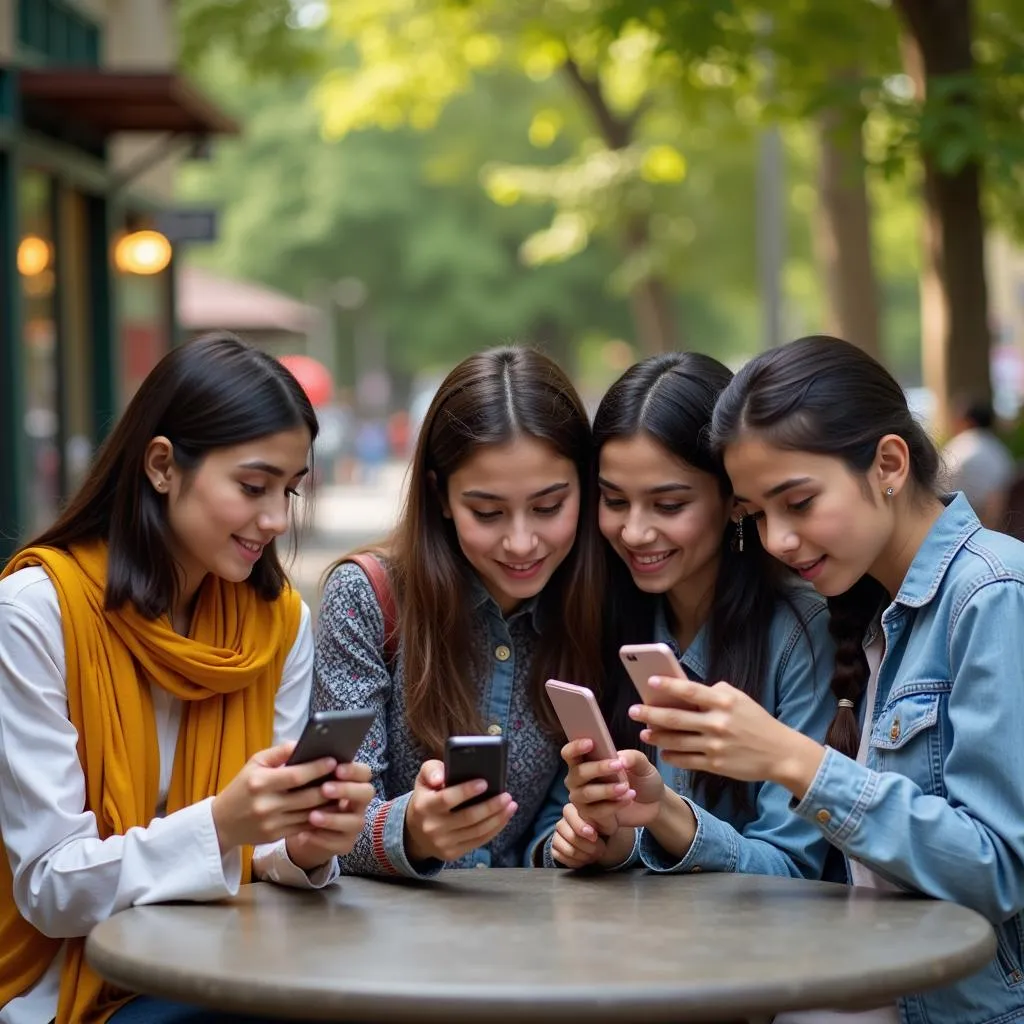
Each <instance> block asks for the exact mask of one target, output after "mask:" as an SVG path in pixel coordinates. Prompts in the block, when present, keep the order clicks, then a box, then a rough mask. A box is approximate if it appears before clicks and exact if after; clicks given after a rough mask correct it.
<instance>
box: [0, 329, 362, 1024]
mask: <svg viewBox="0 0 1024 1024" xmlns="http://www.w3.org/2000/svg"><path fill="white" fill-rule="evenodd" d="M316 431H317V421H316V416H315V414H314V412H313V409H312V408H311V406H310V404H309V402H308V400H307V399H306V396H305V395H304V394H303V392H302V390H301V388H300V387H299V386H298V384H297V383H296V381H295V379H294V378H293V377H292V376H291V375H290V374H289V373H288V372H287V371H286V370H285V369H284V368H283V367H282V366H281V365H280V364H279V363H278V362H277V361H276V360H274V359H271V358H270V357H269V356H267V355H264V354H263V353H261V352H258V351H256V350H255V349H252V348H250V347H249V346H248V345H245V344H244V343H243V342H241V341H239V340H238V339H236V338H234V337H233V336H231V335H213V336H210V337H207V338H205V339H202V340H199V341H196V342H194V343H192V344H190V345H186V346H183V347H181V348H177V349H175V350H173V351H172V352H171V353H170V354H168V355H167V356H165V357H164V358H163V359H162V360H161V362H160V363H159V364H158V365H157V367H156V368H155V369H154V370H153V371H152V373H151V374H150V375H149V376H148V377H147V378H146V380H145V381H144V382H143V384H142V386H141V387H140V388H139V391H138V392H137V394H136V395H135V397H134V398H133V399H132V401H131V403H130V404H129V406H128V409H127V411H126V412H125V414H124V416H123V417H122V418H121V420H120V422H119V423H118V424H117V426H116V427H115V428H114V431H113V433H112V434H111V435H110V438H109V439H108V440H107V442H106V443H105V444H104V446H103V448H102V449H101V451H100V453H99V455H98V457H97V460H96V464H95V466H94V467H93V469H92V472H91V473H90V474H89V477H88V479H87V480H86V481H85V483H84V484H83V486H82V489H81V490H80V491H79V493H78V494H77V496H76V497H75V498H74V499H73V500H72V502H71V504H70V506H69V507H68V509H67V511H66V512H65V513H64V514H63V515H62V516H61V518H60V519H59V520H58V521H57V523H56V524H55V525H54V526H53V527H51V528H50V529H49V530H47V531H46V532H45V533H44V534H43V535H42V536H40V537H38V538H36V540H35V541H34V542H33V543H32V544H30V545H29V546H28V547H26V548H23V549H22V550H21V551H20V552H19V553H18V554H17V555H15V556H14V558H13V559H12V560H11V561H10V563H9V564H8V566H7V567H6V570H5V572H4V577H3V580H2V581H0V688H2V692H3V699H2V700H0V737H2V742H0V780H2V781H0V829H2V832H3V842H4V856H3V857H0V874H2V875H3V876H4V877H3V881H2V883H0V966H2V971H0V1020H2V1021H3V1022H4V1024H23V1022H24V1024H38V1022H45V1021H49V1020H51V1018H53V1017H54V1016H56V1019H57V1021H58V1022H60V1024H68V1022H75V1024H78V1022H80V1021H102V1020H107V1019H108V1018H110V1015H111V1013H113V1018H112V1019H114V1020H117V1021H121V1020H146V1021H165V1020H175V1021H184V1020H188V1019H190V1017H189V1011H188V1008H183V1007H180V1006H175V1005H172V1004H161V1003H160V1002H159V1001H157V1000H141V999H140V1000H138V1001H137V1002H130V1003H128V1004H127V1006H125V1007H124V1008H122V1009H118V1007H119V1006H120V1005H121V1004H122V1003H123V1002H124V1000H125V999H126V998H127V997H128V994H127V993H124V992H118V991H116V990H113V989H111V988H110V987H109V986H107V985H105V984H103V983H102V982H101V980H100V979H99V977H98V976H97V975H95V974H93V973H92V971H91V970H90V969H89V968H88V967H87V966H86V964H85V961H84V959H83V948H84V937H85V936H86V935H87V934H88V932H89V930H90V929H91V928H92V926H93V925H95V924H96V923H98V922H99V921H102V920H104V919H105V918H107V917H109V916H110V915H111V914H114V913H116V912H117V911H119V910H123V909H124V908H126V907H130V906H134V905H138V904H144V903H154V902H158V901H164V900H214V899H219V898H221V897H224V896H228V895H231V894H233V893H235V892H236V891H237V890H238V886H239V884H240V883H241V882H243V881H247V880H248V879H249V878H250V877H257V878H263V879H268V880H271V881H275V882H281V883H283V884H286V885H294V886H299V887H306V888H309V887H318V886H322V885H325V884H327V883H328V882H330V881H331V880H332V879H333V878H334V877H335V876H336V875H337V867H336V865H335V857H336V855H337V854H341V853H347V852H348V851H349V850H350V849H351V847H352V843H353V842H354V840H355V837H356V835H357V834H358V832H359V828H360V826H361V824H362V819H363V810H364V808H365V806H366V804H367V802H368V800H369V798H370V796H371V795H372V788H371V787H370V785H369V771H368V769H367V768H366V766H365V765H343V766H337V765H335V763H334V762H333V761H318V762H313V763H310V764H304V765H298V766H292V767H286V766H285V761H286V760H287V758H288V756H289V754H290V753H291V750H292V746H293V743H292V742H291V741H292V740H294V739H295V738H297V736H298V734H299V733H300V731H301V729H302V726H303V724H304V723H305V721H306V717H307V713H308V702H309V692H310V685H311V676H312V660H313V641H312V636H311V631H310V624H309V612H308V610H307V609H306V607H305V606H304V605H303V604H302V602H301V601H300V599H299V597H298V595H297V594H296V593H295V592H294V591H293V590H291V589H290V587H289V586H288V583H287V580H286V578H285V575H284V572H283V571H282V569H281V565H280V563H279V562H278V557H277V552H276V550H275V540H276V538H277V537H279V536H281V535H282V534H283V533H284V532H285V530H286V529H287V528H288V523H289V515H290V511H289V510H290V502H291V498H292V495H293V494H294V493H295V489H296V488H297V487H298V486H299V485H300V483H301V481H302V479H303V478H304V477H305V475H306V474H307V471H308V460H309V451H310V445H311V443H312V440H313V438H314V437H315V436H316ZM332 771H333V772H334V773H335V776H336V781H331V782H328V783H324V784H323V785H322V786H320V787H319V788H315V787H314V788H311V789H301V788H296V787H301V786H303V785H304V784H305V783H308V782H310V781H311V780H314V779H316V778H318V777H319V776H320V775H321V774H326V773H328V772H332ZM196 1012H197V1013H201V1012H203V1011H196ZM202 1019H204V1020H206V1019H208V1015H207V1016H204V1017H203V1018H202Z"/></svg>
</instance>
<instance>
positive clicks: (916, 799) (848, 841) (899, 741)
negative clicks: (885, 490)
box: [793, 494, 1024, 1024]
mask: <svg viewBox="0 0 1024 1024" xmlns="http://www.w3.org/2000/svg"><path fill="white" fill-rule="evenodd" d="M946 502H947V507H946V509H945V511H944V512H943V513H942V515H941V516H940V517H939V519H938V520H937V522H936V523H935V525H934V526H933V527H932V529H931V531H930V532H929V534H928V536H927V538H926V539H925V541H924V543H923V544H922V545H921V548H920V550H919V551H918V552H917V555H916V556H915V558H914V560H913V562H912V563H911V566H910V570H909V571H908V573H907V576H906V578H905V579H904V581H903V585H902V586H901V587H900V590H899V593H898V594H897V595H896V599H895V600H894V601H893V602H892V604H891V605H889V607H888V608H887V609H886V610H885V611H884V612H883V614H882V629H883V631H884V634H885V654H884V656H883V658H882V663H881V665H880V667H879V671H878V692H877V696H876V699H875V702H874V706H873V707H872V708H869V709H867V710H866V715H865V717H866V719H867V722H866V727H867V728H869V729H870V730H871V733H870V736H871V739H870V748H869V751H868V757H867V764H866V765H859V764H857V763H856V761H854V760H852V759H850V758H848V757H845V756H843V755H842V754H840V753H837V752H836V751H835V750H831V749H826V753H825V758H824V760H823V761H822V763H821V767H820V768H819V770H818V773H817V775H816V776H815V778H814V781H813V783H812V784H811V787H810V789H809V790H808V791H807V793H806V794H805V796H804V798H803V799H802V800H800V801H799V802H797V801H794V802H793V806H794V810H795V812H796V813H797V814H798V815H799V816H800V817H801V818H803V819H804V820H805V821H807V822H809V823H812V824H814V825H815V826H816V827H817V828H818V829H820V831H821V833H822V835H824V836H827V837H828V839H829V840H830V841H831V842H832V843H833V844H834V845H835V846H837V847H838V848H839V849H840V850H842V851H843V853H844V854H845V855H846V856H847V858H856V859H858V860H860V861H862V862H863V863H864V864H866V865H867V866H868V867H870V868H871V870H872V871H874V872H876V873H877V874H879V875H881V876H882V877H884V878H886V879H888V880H890V881H891V882H893V883H895V884H897V885H899V886H900V887H902V888H903V889H906V890H908V891H911V892H917V893H924V894H925V895H928V896H933V897H935V898H937V899H946V900H952V901H954V902H956V903H960V904H962V905H963V906H965V907H970V908H972V909H973V910H976V911H978V912H979V913H980V914H982V915H984V916H985V917H986V918H988V920H989V921H991V922H992V924H993V925H994V926H995V927H996V932H997V936H998V953H997V955H996V958H995V959H994V960H992V961H991V963H989V964H988V965H987V966H986V967H985V968H984V969H983V970H981V971H979V972H978V973H977V974H975V975H973V976H971V977H970V978H967V979H965V980H964V981H961V982H958V983H957V984H955V985H950V986H948V987H946V988H943V989H938V990H933V991H930V992H923V993H920V994H916V995H912V996H908V997H906V998H904V999H901V1000H900V1001H899V1010H900V1017H901V1020H902V1021H903V1024H1004V1022H1009V1021H1022V1020H1024V949H1022V945H1024V927H1022V926H1024V544H1021V543H1020V542H1019V541H1016V540H1014V539H1012V538H1010V537H1007V536H1004V535H1003V534H999V533H994V532H992V531H990V530H985V529H983V528H982V526H981V524H980V523H979V522H978V519H977V517H976V516H975V514H974V512H973V511H972V510H971V507H970V505H969V504H968V502H967V499H966V498H964V497H963V495H962V494H957V495H955V496H953V497H951V498H947V499H946Z"/></svg>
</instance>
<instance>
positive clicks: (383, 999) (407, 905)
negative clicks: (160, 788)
mask: <svg viewBox="0 0 1024 1024" xmlns="http://www.w3.org/2000/svg"><path fill="white" fill-rule="evenodd" d="M995 950H996V943H995V936H994V933H993V930H992V928H991V927H990V926H989V924H988V923H987V922H986V921H985V920H984V919H983V918H982V917H981V916H980V915H978V914H976V913H975V912H974V911H971V910H965V909H964V908H962V907H959V906H956V905H954V904H952V903H942V902H938V901H934V900H927V899H922V898H918V897H913V896H906V895H901V894H892V893H881V892H877V891H874V890H867V889H851V888H847V887H845V886H840V885H832V884H830V883H826V882H807V881H802V880H797V879H790V878H766V877H759V876H754V875H732V874H704V875H696V874H695V875H685V876H679V875H675V876H664V875H644V874H640V873H638V872H632V871H631V872H623V873H621V874H611V875H596V876H595V875H585V874H574V873H570V872H566V871H558V870H547V871H545V870H536V869H534V870H486V871H473V870H463V871H450V872H445V873H443V874H442V876H441V877H440V878H439V879H437V880H435V881H432V882H425V883H420V882H410V881H385V880H379V879H366V878H344V879H342V880H341V882H340V883H339V884H337V885H335V886H331V887H329V888H328V889H326V890H321V891H319V892H304V891H296V890H289V889H285V888H282V887H278V886H274V885H270V884H267V883H257V884H254V885H248V886H244V887H243V888H242V890H241V892H240V893H239V895H238V896H237V897H235V898H234V899H231V900H227V901H224V902H221V903H214V904H187V905H186V904H168V905H161V906H146V907H135V908H132V909H130V910H126V911H124V912H122V913H119V914H116V915H115V916H114V917H112V918H110V920H108V921H105V922H103V923H102V924H100V925H98V926H97V927H96V928H95V929H94V930H93V931H92V933H91V934H90V936H89V939H88V942H87V945H86V956H87V958H88V960H89V963H90V964H91V965H92V966H93V968H95V970H97V971H98V972H99V973H100V974H101V975H102V976H103V977H105V978H106V979H107V980H108V981H111V982H113V983H114V984H116V985H120V986H122V987H124V988H128V989H132V990H135V991H139V992H146V993H149V994H151V995H157V996H164V997H168V998H173V999H179V1000H184V1001H188V1002H196V1003H202V1004H205V1005H209V1006H215V1007H218V1008H220V1009H223V1010H234V1011H240V1012H243V1013H246V1012H247V1013H258V1014H263V1015H267V1016H275V1017H278V1016H279V1017H284V1018H288V1019H294V1020H338V1021H396V1022H413V1021H415V1022H423V1021H446V1022H470V1021H473V1022H475V1021H483V1020H486V1021H488V1022H498V1021H529V1022H530V1024H541V1022H544V1021H550V1022H552V1024H555V1022H557V1024H567V1022H569V1021H581V1022H582V1021H586V1022H587V1024H601V1022H605V1021H609V1022H610V1021H615V1022H620V1024H621V1022H623V1021H698V1020H699V1021H723V1020H737V1019H744V1020H758V1021H760V1020H763V1019H766V1018H768V1017H770V1015H771V1014H772V1013H774V1012H777V1011H780V1010H783V1009H799V1008H809V1007H825V1006H828V1007H833V1008H844V1009H845V1008H851V1009H856V1008H863V1007H866V1006H870V1005H878V1004H880V1003H884V1002H888V1001H891V1000H893V999H894V998H895V997H896V996H898V995H900V994H905V993H908V992H913V991H915V990H919V989H924V988H931V987H935V986H940V985H943V984H946V983H948V982H951V981H954V980H956V979H957V978H960V977H964V976H966V975H968V974H971V973H972V972H974V971H975V970H977V969H978V968H980V967H981V966H982V965H984V964H985V963H986V962H987V961H988V960H990V959H991V958H992V957H993V956H994V955H995Z"/></svg>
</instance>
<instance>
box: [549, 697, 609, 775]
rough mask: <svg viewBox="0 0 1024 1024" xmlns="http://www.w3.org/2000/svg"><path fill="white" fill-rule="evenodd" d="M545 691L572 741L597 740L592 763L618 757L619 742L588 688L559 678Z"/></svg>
mask: <svg viewBox="0 0 1024 1024" xmlns="http://www.w3.org/2000/svg"><path fill="white" fill-rule="evenodd" d="M544 689H546V690H547V691H548V699H549V700H550V701H551V704H552V706H553V707H554V709H555V714H556V715H558V721H559V722H561V723H562V728H563V729H564V730H565V735H566V736H567V737H568V738H569V739H570V740H593V741H594V749H593V750H592V751H591V752H590V753H589V754H588V755H587V760H588V761H605V760H610V759H612V758H614V757H615V755H616V753H617V751H616V750H615V743H614V742H613V740H612V735H611V733H610V732H609V731H608V726H607V725H606V724H605V720H604V715H602V714H601V709H600V708H599V707H598V705H597V698H596V697H595V696H594V694H593V691H591V690H589V689H587V687H585V686H576V685H575V684H573V683H563V682H562V681H561V680H559V679H549V680H548V681H547V682H546V683H545V684H544ZM618 781H619V782H625V781H626V775H625V772H619V773H618Z"/></svg>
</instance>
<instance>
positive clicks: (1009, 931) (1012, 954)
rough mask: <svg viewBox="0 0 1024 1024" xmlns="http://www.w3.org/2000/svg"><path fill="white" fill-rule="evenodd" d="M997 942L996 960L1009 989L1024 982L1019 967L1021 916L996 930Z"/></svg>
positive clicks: (1005, 922)
mask: <svg viewBox="0 0 1024 1024" xmlns="http://www.w3.org/2000/svg"><path fill="white" fill-rule="evenodd" d="M996 938H997V939H998V941H999V944H998V947H997V949H996V960H997V962H998V964H999V969H1000V970H1001V971H1002V973H1003V980H1004V981H1005V982H1006V984H1007V985H1009V986H1010V987H1011V988H1016V987H1017V986H1018V985H1020V984H1021V983H1022V982H1024V969H1022V967H1021V953H1022V951H1024V949H1022V947H1024V942H1022V939H1021V915H1020V914H1018V915H1017V916H1016V917H1012V918H1010V920H1009V921H1004V922H1003V924H1001V925H999V927H997V928H996Z"/></svg>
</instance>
